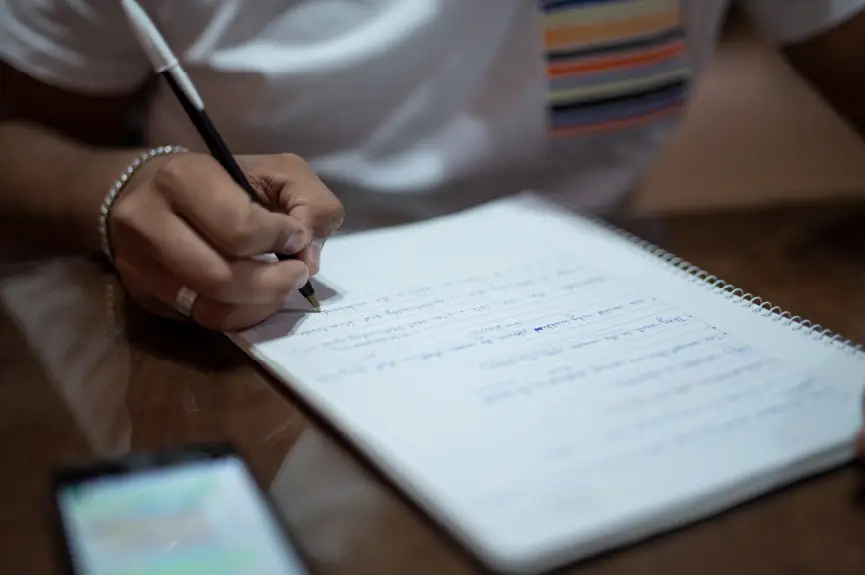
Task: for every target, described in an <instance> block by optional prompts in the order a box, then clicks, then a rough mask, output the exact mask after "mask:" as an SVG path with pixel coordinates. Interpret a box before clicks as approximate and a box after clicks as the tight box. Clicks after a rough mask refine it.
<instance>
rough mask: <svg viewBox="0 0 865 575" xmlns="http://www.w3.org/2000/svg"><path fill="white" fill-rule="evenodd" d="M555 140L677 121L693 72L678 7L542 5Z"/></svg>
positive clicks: (654, 0)
mask: <svg viewBox="0 0 865 575" xmlns="http://www.w3.org/2000/svg"><path fill="white" fill-rule="evenodd" d="M542 7H543V10H544V14H543V18H544V23H545V28H544V40H545V45H546V50H547V76H548V78H549V82H550V112H551V115H550V121H551V128H552V134H553V136H554V137H555V138H573V137H578V136H583V135H586V134H596V133H602V132H607V131H612V130H621V129H626V128H629V127H634V126H641V125H644V124H647V123H650V122H652V121H655V120H660V119H662V118H664V117H668V116H671V115H674V114H675V113H677V112H678V111H679V110H680V109H681V107H682V105H683V104H684V102H685V96H686V91H687V84H688V68H687V66H686V58H685V40H684V38H685V34H684V26H683V24H682V12H681V6H680V0H542Z"/></svg>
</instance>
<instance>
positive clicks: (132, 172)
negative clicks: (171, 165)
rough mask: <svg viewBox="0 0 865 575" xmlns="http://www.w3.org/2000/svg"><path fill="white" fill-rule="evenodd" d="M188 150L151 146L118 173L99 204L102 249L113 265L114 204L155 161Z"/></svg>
mask: <svg viewBox="0 0 865 575" xmlns="http://www.w3.org/2000/svg"><path fill="white" fill-rule="evenodd" d="M186 151H187V149H186V148H184V147H182V146H159V147H156V148H151V149H149V150H147V151H145V152H142V153H140V154H139V155H138V156H136V157H135V158H134V159H133V160H132V161H131V162H130V163H128V164H127V165H126V167H125V168H124V169H123V170H122V171H121V172H119V173H118V175H117V178H116V179H115V180H114V183H113V184H112V185H111V187H110V188H109V189H108V192H107V193H106V194H105V197H104V198H103V200H102V202H101V204H100V206H99V224H98V226H97V230H98V232H99V242H100V251H101V252H102V255H103V256H104V257H105V259H106V260H107V261H108V262H109V263H110V264H111V265H114V252H113V248H112V242H111V231H112V226H111V222H110V218H111V212H112V210H113V208H114V205H115V204H116V203H117V202H118V201H120V199H121V195H123V194H125V193H128V191H129V188H130V187H131V186H134V185H135V183H134V181H133V180H136V179H137V177H138V176H140V175H141V173H142V172H146V171H147V170H148V169H149V168H150V167H151V166H152V165H153V164H154V162H156V161H158V160H161V159H164V158H167V157H168V156H171V155H174V154H178V153H183V152H186Z"/></svg>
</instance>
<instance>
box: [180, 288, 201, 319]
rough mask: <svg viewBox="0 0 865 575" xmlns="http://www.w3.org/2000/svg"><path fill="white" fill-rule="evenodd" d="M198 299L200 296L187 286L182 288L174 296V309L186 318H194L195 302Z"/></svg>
mask: <svg viewBox="0 0 865 575" xmlns="http://www.w3.org/2000/svg"><path fill="white" fill-rule="evenodd" d="M197 299H198V294H197V293H196V292H195V291H193V290H191V289H189V288H188V287H186V286H180V289H179V290H177V294H176V295H175V296H174V309H176V310H177V312H178V313H180V314H181V315H183V316H185V317H191V316H192V306H194V305H195V300H197Z"/></svg>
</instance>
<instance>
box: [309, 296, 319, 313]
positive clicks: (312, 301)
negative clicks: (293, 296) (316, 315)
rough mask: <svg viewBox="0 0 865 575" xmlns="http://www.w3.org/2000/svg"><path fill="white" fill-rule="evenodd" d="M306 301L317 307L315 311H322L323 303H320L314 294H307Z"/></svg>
mask: <svg viewBox="0 0 865 575" xmlns="http://www.w3.org/2000/svg"><path fill="white" fill-rule="evenodd" d="M306 301H308V302H309V303H310V305H311V306H312V307H314V308H315V311H321V304H319V303H318V299H317V298H316V297H315V296H314V295H308V296H306Z"/></svg>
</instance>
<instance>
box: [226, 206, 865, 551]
mask: <svg viewBox="0 0 865 575" xmlns="http://www.w3.org/2000/svg"><path fill="white" fill-rule="evenodd" d="M537 208H538V207H537V206H535V205H534V204H532V203H530V202H529V203H526V201H525V200H513V201H504V202H500V203H497V204H495V205H492V206H489V207H486V208H480V209H477V210H475V211H473V212H469V213H466V214H462V215H460V216H456V217H452V218H450V219H444V220H442V221H438V222H433V223H426V224H420V225H416V226H413V227H408V228H399V229H396V230H388V231H384V232H375V233H371V234H361V235H359V236H357V237H346V238H341V239H338V240H336V241H335V242H334V244H335V245H334V246H331V245H329V246H328V250H329V252H328V254H327V255H326V257H327V258H329V259H328V262H329V265H330V266H332V268H333V269H334V270H337V271H336V272H335V274H336V278H335V279H334V284H335V285H339V286H340V289H339V290H338V291H340V297H339V298H338V299H337V300H335V301H333V302H328V303H327V304H326V305H325V311H324V312H323V313H321V314H317V315H315V316H310V317H308V318H306V319H305V320H304V321H302V322H300V323H297V322H296V319H297V318H296V317H291V316H290V315H289V316H285V317H277V318H275V319H274V320H273V321H271V322H269V323H267V324H265V325H263V326H261V327H259V328H256V329H255V330H252V331H250V332H247V333H245V334H242V335H241V336H239V337H238V338H237V341H239V342H242V345H243V346H244V347H245V348H246V349H248V350H249V352H250V354H251V355H253V357H256V358H257V359H259V360H260V361H262V362H263V363H264V364H265V365H266V366H268V367H269V368H270V369H271V370H272V371H273V372H274V373H276V374H277V375H278V376H279V377H281V378H283V379H285V380H286V381H287V382H289V384H290V385H291V386H292V387H293V388H295V389H296V390H298V392H299V393H300V394H301V395H303V396H304V397H306V398H307V400H308V401H310V402H311V403H312V404H313V405H316V406H318V407H319V408H320V409H322V411H323V412H325V414H326V415H327V416H328V417H329V418H330V419H332V420H333V421H334V423H335V425H336V426H337V427H338V428H340V429H341V430H342V431H343V432H344V433H346V434H347V435H348V436H349V438H351V439H354V440H355V441H357V442H358V443H359V444H361V445H362V446H366V448H367V451H368V452H371V453H374V455H373V457H374V458H377V459H378V463H379V464H380V465H382V466H383V467H384V468H385V469H386V470H390V471H391V472H392V474H393V476H394V477H396V478H398V479H397V480H398V481H400V482H402V483H403V484H404V486H405V487H406V488H407V489H409V490H410V491H413V492H414V494H415V495H416V497H418V498H419V499H421V500H422V501H425V502H426V503H427V506H428V507H429V508H430V512H431V513H433V514H439V515H440V516H441V517H444V518H445V520H446V521H448V522H450V523H451V524H452V527H453V528H454V529H455V530H456V531H457V532H458V533H462V534H463V537H464V539H466V541H467V543H468V544H469V545H474V546H475V547H476V548H478V549H479V550H480V552H481V553H483V554H486V555H487V556H488V557H491V558H492V557H498V558H499V559H501V560H502V561H503V559H502V558H503V557H509V558H510V561H511V562H515V561H516V562H519V561H524V562H525V561H529V559H528V558H532V559H531V561H529V563H530V564H533V565H535V564H537V565H539V564H541V563H543V561H544V560H543V559H542V557H544V556H546V557H548V558H550V557H554V556H555V555H556V552H555V550H556V549H557V548H559V547H560V548H561V549H571V552H572V553H575V552H576V551H575V550H576V549H577V548H585V549H588V548H598V547H599V546H601V547H602V546H603V541H604V540H612V539H615V534H616V533H617V532H619V533H624V530H627V527H628V526H629V525H632V526H635V525H638V524H640V522H641V521H642V522H643V523H646V522H648V523H651V524H655V525H658V524H662V523H663V521H662V518H664V517H666V518H667V520H672V517H673V515H674V514H673V512H672V510H673V509H674V508H675V506H676V505H682V504H683V503H684V502H687V501H693V499H694V498H700V497H702V498H707V497H710V496H711V494H712V493H713V492H717V493H720V492H721V490H722V489H724V488H725V487H727V486H729V485H732V484H735V483H736V482H737V481H742V480H744V479H746V478H747V479H749V480H752V479H753V477H755V476H757V475H759V474H760V473H761V471H762V472H765V471H766V470H769V469H773V468H775V467H777V466H779V465H781V466H790V465H791V464H792V463H793V462H794V461H796V460H797V458H801V457H804V456H805V455H807V454H808V453H812V454H813V453H814V450H816V449H818V448H829V447H838V446H839V445H841V444H842V443H843V441H844V440H845V439H846V434H850V436H851V437H852V432H853V430H854V428H855V426H856V424H857V423H858V418H859V415H858V413H857V411H856V410H855V408H852V407H851V406H850V405H849V404H850V402H851V398H853V397H854V396H855V394H857V393H861V391H862V385H861V383H860V382H861V381H863V380H865V377H863V374H865V370H863V368H862V360H861V359H859V358H851V357H849V356H848V355H844V354H842V353H841V352H839V351H836V350H834V349H831V348H829V347H827V346H826V345H824V344H818V343H815V342H814V341H813V340H811V339H808V338H807V337H805V336H803V335H802V334H801V333H796V332H794V331H793V330H791V329H790V327H789V326H785V325H783V324H782V323H780V322H777V321H772V320H767V319H765V318H763V317H761V316H760V315H759V314H756V313H754V312H753V311H751V310H750V309H747V308H746V307H744V306H742V305H736V304H734V303H733V302H731V301H729V300H727V299H724V298H722V297H720V296H719V295H718V294H715V293H713V292H711V291H710V290H708V289H707V288H706V287H705V286H698V285H695V284H694V283H692V282H690V281H688V280H686V279H684V278H683V277H682V276H681V275H677V274H676V273H674V272H673V271H670V270H667V269H664V268H662V267H661V265H660V264H659V262H658V261H657V260H655V259H652V258H651V257H646V255H645V254H643V253H639V254H638V253H637V248H634V247H633V246H632V245H630V244H626V243H624V242H623V241H621V240H618V239H615V238H613V237H612V236H610V235H606V234H605V233H604V232H603V231H602V230H601V229H599V228H597V227H595V226H594V225H593V224H588V223H585V224H584V225H580V224H579V222H580V220H576V219H574V218H572V217H571V216H565V215H561V214H556V213H554V212H550V211H548V210H547V209H546V208H544V209H537ZM518 237H521V238H522V240H524V241H515V238H518ZM469 238H470V241H468V239H469ZM526 238H529V239H528V240H526ZM538 246H545V247H546V249H545V250H543V251H539V250H538V249H537V247H538ZM420 254H447V255H440V256H439V257H419V255H420ZM363 255H367V256H369V259H364V257H363ZM346 286H349V287H346ZM352 286H353V287H352ZM295 324H296V325H295ZM289 325H291V326H292V327H290V328H289V327H288V326H289ZM289 329H290V331H291V333H290V334H289V333H287V331H288V330H289ZM801 352H807V353H805V354H802V353H801ZM827 365H828V366H830V367H829V369H828V370H827V369H826V366H827ZM818 366H823V367H822V368H820V369H818ZM833 366H834V367H833ZM857 378H858V379H857ZM854 405H855V402H854ZM815 430H816V431H815ZM561 552H562V553H564V555H563V557H564V556H568V555H567V553H566V552H565V551H561ZM491 560H494V559H491ZM505 562H507V561H505Z"/></svg>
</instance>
